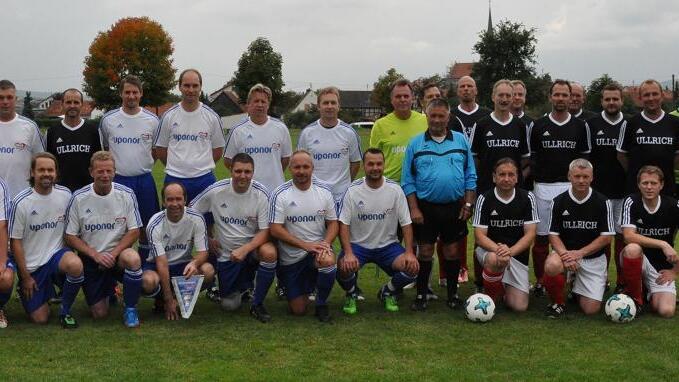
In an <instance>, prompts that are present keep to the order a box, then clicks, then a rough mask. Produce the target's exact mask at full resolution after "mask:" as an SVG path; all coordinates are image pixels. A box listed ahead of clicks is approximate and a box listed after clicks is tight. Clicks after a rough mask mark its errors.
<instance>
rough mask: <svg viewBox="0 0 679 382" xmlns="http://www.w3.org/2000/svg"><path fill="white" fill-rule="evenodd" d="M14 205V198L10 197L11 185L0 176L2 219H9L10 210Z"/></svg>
mask: <svg viewBox="0 0 679 382" xmlns="http://www.w3.org/2000/svg"><path fill="white" fill-rule="evenodd" d="M11 207H12V199H11V198H10V193H9V187H7V183H5V181H4V180H2V178H0V221H2V220H4V221H7V220H9V212H10V209H11Z"/></svg>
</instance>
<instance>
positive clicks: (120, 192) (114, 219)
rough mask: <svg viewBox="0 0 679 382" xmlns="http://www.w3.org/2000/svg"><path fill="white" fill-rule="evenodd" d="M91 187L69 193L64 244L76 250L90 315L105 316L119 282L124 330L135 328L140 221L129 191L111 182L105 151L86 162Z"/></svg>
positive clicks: (112, 164) (111, 167)
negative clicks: (90, 177)
mask: <svg viewBox="0 0 679 382" xmlns="http://www.w3.org/2000/svg"><path fill="white" fill-rule="evenodd" d="M90 175H91V176H92V178H93V179H94V182H93V183H92V184H90V185H87V186H85V187H83V188H81V189H80V190H78V191H76V192H75V193H73V196H72V197H71V201H70V202H69V205H68V209H67V212H66V233H65V239H66V244H67V245H68V246H69V247H71V248H73V249H75V250H76V251H78V255H79V256H80V258H81V260H82V262H83V265H84V271H85V282H84V283H83V290H84V292H85V301H86V302H87V305H89V307H90V311H91V312H92V316H93V317H94V318H95V319H97V318H103V317H105V316H107V315H108V310H109V309H108V308H109V305H108V298H109V297H110V296H111V295H112V294H113V281H114V279H115V280H118V281H121V279H122V283H123V299H124V302H125V313H124V316H123V319H124V323H125V326H127V327H129V328H134V327H138V326H139V317H138V315H137V308H136V307H137V301H138V300H139V294H140V293H141V287H142V285H141V284H142V282H141V281H142V280H141V279H142V269H141V259H140V258H139V254H138V253H137V251H135V250H134V249H132V245H134V243H135V242H136V241H137V239H138V238H139V227H141V225H142V223H141V217H140V216H139V211H138V208H137V199H136V198H135V196H134V193H133V192H132V190H130V189H129V188H127V187H125V186H122V185H120V184H117V183H114V182H113V177H114V176H115V161H114V160H113V156H112V155H111V154H110V153H109V152H108V151H98V152H96V153H94V155H92V159H91V160H90Z"/></svg>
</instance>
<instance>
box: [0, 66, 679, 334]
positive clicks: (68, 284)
mask: <svg viewBox="0 0 679 382" xmlns="http://www.w3.org/2000/svg"><path fill="white" fill-rule="evenodd" d="M177 83H178V90H179V92H180V93H181V101H180V102H179V103H177V104H176V105H174V106H173V107H172V108H170V109H169V110H167V111H166V112H165V113H164V114H163V115H162V116H161V117H160V118H158V117H156V115H155V114H153V113H151V112H149V111H148V110H146V109H145V108H143V107H141V106H140V103H141V100H142V99H143V97H144V84H143V83H142V82H141V81H140V80H139V79H138V78H137V77H135V76H127V77H125V78H123V79H122V80H121V82H120V84H119V94H120V98H121V105H120V107H119V108H116V109H113V110H111V111H109V112H108V113H106V114H105V115H104V116H103V117H102V118H101V120H99V121H92V120H85V119H83V118H81V110H82V108H83V104H84V99H83V94H82V93H81V92H80V91H79V90H77V89H68V90H65V91H64V92H63V93H62V105H63V119H62V121H61V123H60V125H57V126H53V127H50V128H49V129H48V130H47V131H46V132H45V133H44V134H43V133H42V132H41V131H40V129H39V128H38V126H37V125H36V123H35V122H33V121H31V120H30V119H27V118H25V117H23V116H21V115H18V114H17V113H16V112H15V105H16V89H15V86H14V84H13V83H12V82H11V81H9V80H0V132H2V134H0V200H1V201H2V203H1V204H0V328H7V327H8V319H7V315H6V314H5V311H4V309H5V306H6V304H7V302H8V301H9V300H10V298H11V296H12V294H13V292H14V290H15V289H16V293H17V294H18V296H19V299H20V301H21V305H22V306H23V309H24V310H25V312H26V314H27V317H28V320H30V321H31V322H35V323H40V324H45V323H47V322H48V321H49V318H50V313H52V314H54V313H55V312H51V310H57V311H58V314H57V315H58V317H59V318H58V319H59V322H60V324H61V326H62V327H63V328H66V329H73V328H77V327H78V326H79V323H78V319H77V317H75V315H74V314H73V313H72V307H73V305H74V303H76V304H80V303H86V304H87V306H88V307H89V310H90V313H91V315H92V317H93V318H94V319H99V318H104V317H106V316H108V315H109V313H111V312H112V311H116V312H117V311H120V312H121V313H122V318H123V323H124V325H125V326H126V327H129V328H135V327H139V326H140V313H139V311H138V309H137V305H138V303H139V301H140V299H141V298H151V299H153V301H154V303H153V310H154V311H155V312H158V313H160V314H163V315H164V316H165V317H166V318H167V319H168V320H177V319H178V318H180V317H182V316H184V308H183V307H182V309H180V305H181V304H182V303H183V301H181V300H182V299H181V298H179V301H178V300H177V298H176V296H177V293H176V289H177V284H176V281H177V279H187V280H188V279H191V278H193V277H200V279H201V280H202V284H199V285H200V287H201V288H202V289H203V290H205V295H206V296H207V297H208V298H209V299H210V300H212V301H214V302H216V303H218V304H220V305H221V308H222V309H224V310H226V311H235V310H238V309H240V308H241V306H243V305H246V304H249V312H250V315H251V316H252V317H253V318H254V319H256V320H258V321H261V322H269V321H271V320H272V315H271V314H270V313H269V311H268V310H267V308H266V307H265V304H264V302H265V300H266V297H267V295H268V294H269V292H270V289H272V294H273V293H275V294H276V295H278V297H280V298H282V299H284V300H286V301H287V304H288V305H287V306H288V311H289V312H290V314H292V315H304V314H305V313H306V311H307V310H308V309H309V308H310V307H312V308H313V309H312V310H313V313H314V315H315V316H316V317H317V319H318V320H320V321H321V322H328V321H331V319H332V315H333V312H334V311H337V312H343V314H346V315H355V314H358V313H359V308H360V302H361V301H362V300H364V296H363V290H361V288H360V287H359V279H360V277H359V274H360V270H361V268H362V267H363V266H364V265H366V264H368V263H373V264H375V265H376V266H377V267H379V268H380V269H381V270H382V271H383V272H385V273H386V274H387V275H388V276H389V278H388V280H387V282H386V283H384V284H383V285H382V286H381V287H380V288H379V290H377V291H371V293H373V292H376V293H377V298H378V300H379V301H380V303H381V304H383V306H384V309H385V310H386V311H387V312H397V311H399V309H404V307H405V306H407V307H408V309H412V310H414V311H426V310H427V309H428V304H430V303H431V301H432V300H437V299H439V296H437V295H436V293H435V292H434V290H433V288H432V285H436V286H441V287H443V288H444V290H445V297H441V299H442V300H443V299H445V301H444V304H445V305H446V306H447V307H448V308H450V309H453V310H458V309H459V310H463V309H464V310H466V311H467V315H468V317H470V318H471V319H478V320H481V321H483V320H487V319H489V317H490V316H492V312H491V315H490V316H488V311H487V307H488V306H491V305H492V306H494V305H502V306H504V307H506V309H507V310H511V311H516V312H522V311H525V310H527V309H528V306H529V301H530V297H531V296H537V297H540V296H543V295H547V297H548V299H549V305H548V306H547V308H546V316H547V317H550V318H560V317H563V316H564V315H565V314H566V305H567V304H566V303H567V301H568V300H571V301H572V302H573V304H572V306H574V307H578V308H579V311H581V312H582V313H584V314H585V315H593V314H598V313H599V312H600V311H601V310H602V308H604V305H609V304H610V303H611V302H615V301H611V300H619V301H622V300H624V301H629V304H627V305H624V306H623V305H620V306H621V307H620V308H618V310H617V311H616V312H614V314H615V318H616V319H618V320H620V321H622V320H625V319H627V318H630V317H631V318H633V316H634V315H635V314H636V315H639V314H640V313H641V312H644V313H645V314H657V315H659V316H661V317H673V316H674V314H675V306H676V287H675V279H676V275H677V272H679V258H678V257H677V252H676V251H675V249H674V237H675V233H676V229H677V227H678V226H679V204H678V202H677V200H676V199H675V192H676V190H675V177H674V173H675V169H679V167H677V165H678V164H679V162H678V161H677V159H679V111H677V110H675V111H673V112H671V113H670V112H665V111H664V110H663V109H662V102H663V90H662V86H661V85H660V83H658V82H657V81H655V80H652V79H649V80H646V81H644V82H642V83H641V85H640V86H639V87H638V94H637V95H636V96H638V99H639V100H640V103H641V105H642V110H641V112H640V113H638V114H636V115H632V116H627V115H623V113H622V112H621V110H622V106H623V89H622V87H621V86H620V85H618V84H616V83H611V84H609V85H607V86H606V87H604V89H603V91H602V92H601V94H599V95H597V96H600V99H601V106H602V108H603V111H602V112H601V113H598V114H597V113H593V112H591V111H588V110H584V109H583V103H584V96H585V89H584V88H583V86H582V85H580V84H578V83H575V82H569V81H564V80H555V81H554V82H553V83H552V85H551V88H550V89H549V101H550V103H551V111H550V112H548V113H546V114H545V115H544V116H541V117H540V118H537V119H532V118H530V117H529V116H528V115H526V114H525V113H524V104H525V99H526V93H527V89H526V85H525V84H524V83H523V82H521V81H511V80H500V81H497V82H496V83H495V84H494V85H493V89H492V103H493V105H494V107H493V109H492V110H491V109H486V108H484V107H481V106H480V105H478V104H477V99H476V97H477V89H476V84H475V82H474V79H472V78H471V77H468V76H466V77H463V78H461V79H460V80H459V81H458V83H457V85H456V88H455V89H451V91H453V92H456V95H457V98H458V101H459V105H457V106H454V107H451V106H450V105H449V102H448V100H446V99H445V98H444V94H443V92H442V89H439V88H438V87H437V85H436V84H425V85H424V86H423V87H422V88H421V89H415V88H414V86H413V84H412V83H411V82H409V81H408V80H406V79H400V80H397V81H395V82H394V83H392V84H391V89H390V97H391V104H392V106H393V112H391V113H389V114H387V115H385V116H383V117H382V118H379V119H378V120H377V121H376V122H375V124H374V126H373V127H372V130H371V132H370V138H369V139H370V141H369V144H367V145H365V144H364V146H367V147H368V148H367V150H363V149H362V145H361V138H360V135H359V133H358V132H357V131H356V130H355V129H354V128H353V127H352V126H351V125H349V124H347V123H345V122H343V121H342V120H340V119H339V117H338V116H339V112H340V109H341V104H342V103H341V101H342V100H341V99H340V92H339V90H338V89H337V88H335V87H327V88H323V89H320V90H319V91H318V92H317V107H318V111H319V114H320V117H319V119H318V120H317V121H315V122H313V123H311V124H310V125H308V126H307V127H305V128H304V129H303V130H302V131H301V134H300V135H299V139H298V140H297V143H296V147H293V143H292V139H291V136H290V132H289V130H288V127H287V126H286V125H285V124H284V123H283V122H282V121H281V120H279V119H276V118H274V117H271V116H270V115H269V106H270V105H271V102H272V92H271V90H270V89H269V88H268V87H266V86H264V85H261V84H257V85H255V86H253V87H252V88H251V89H250V91H249V93H248V95H247V99H246V100H245V101H246V103H245V107H246V111H247V117H246V118H245V119H244V120H242V121H241V122H239V123H237V124H236V125H234V126H223V125H222V120H221V118H220V117H219V116H218V115H217V114H216V113H215V112H214V111H213V110H212V109H210V108H209V107H208V106H207V105H205V104H203V103H202V102H200V95H201V90H202V85H203V83H202V77H201V74H200V73H199V72H198V71H197V70H195V69H187V70H184V71H183V72H181V74H180V75H179V77H178V79H177ZM415 90H416V91H415ZM528 90H529V89H528ZM418 110H420V111H418ZM225 128H228V133H225V131H226V130H225ZM222 160H223V163H224V166H226V168H227V169H228V170H229V173H230V175H229V176H230V177H229V178H226V179H219V180H218V179H217V178H216V176H215V171H214V170H215V166H216V164H217V163H218V162H220V161H222ZM156 161H160V162H161V163H162V164H163V165H164V171H165V177H164V182H163V185H162V188H161V189H157V187H156V182H155V181H154V178H153V175H152V170H153V167H154V164H155V163H156ZM220 165H221V164H220ZM286 171H289V176H290V177H291V179H290V180H287V181H286ZM361 172H362V173H363V174H364V176H363V177H358V175H359V173H361ZM159 195H160V198H159V197H158V196H159ZM468 223H471V224H468ZM468 227H471V229H473V243H467V236H468V233H469V232H468V229H469V228H468ZM468 244H469V245H470V246H469V247H470V250H469V251H468V250H467V248H468ZM472 248H473V249H472ZM434 255H436V257H437V259H436V261H435V259H434V257H435V256H434ZM469 255H471V256H472V259H470V260H471V261H469V264H470V268H471V269H469V270H467V264H468V259H467V256H469ZM531 259H532V261H531ZM611 262H613V263H614V266H615V269H616V271H617V272H616V276H615V277H612V278H610V280H609V275H608V269H609V264H610V263H611ZM435 264H438V265H437V267H438V272H434V269H433V268H434V265H435ZM471 264H473V267H472V266H471ZM531 267H532V269H533V273H534V277H533V280H534V281H533V282H532V283H531V281H530V280H531V275H530V272H529V269H530V268H531ZM434 275H435V277H433V276H434ZM468 279H469V280H473V281H474V284H475V288H476V292H478V293H477V294H474V296H472V297H473V298H470V299H469V300H467V299H466V297H467V296H464V297H463V296H461V295H460V294H458V286H459V283H462V282H466V281H467V280H468ZM335 283H337V284H338V286H339V287H340V288H341V289H342V290H343V291H344V292H345V297H344V300H343V301H337V302H335V301H332V303H331V302H330V301H329V299H330V295H331V291H332V289H333V287H334V285H335ZM609 285H610V287H611V289H614V295H613V297H611V299H609V300H608V302H607V301H606V299H604V295H605V293H606V291H607V290H608V288H609ZM406 288H413V289H414V296H415V297H414V299H410V300H408V301H406V297H405V294H404V289H406ZM81 290H82V292H83V295H84V299H77V296H78V294H79V293H80V291H81ZM274 291H275V292H274ZM465 300H467V301H466V302H465ZM193 302H194V303H195V299H194V301H193ZM200 303H203V302H199V304H200ZM205 303H206V302H205ZM51 304H52V305H54V306H55V308H56V309H51V308H50V305H51ZM118 306H120V309H119V308H118ZM333 306H336V307H334V308H333ZM474 309H476V310H478V311H479V313H478V316H476V315H475V313H474V312H471V313H470V310H474ZM569 309H571V308H570V307H569ZM606 310H607V313H608V306H607V307H606ZM630 310H631V312H632V313H630ZM180 312H181V315H180ZM481 312H483V314H482V313H481ZM635 312H636V313H635ZM115 314H119V313H115ZM484 315H485V316H484ZM141 316H142V317H141V318H143V316H144V313H142V314H141Z"/></svg>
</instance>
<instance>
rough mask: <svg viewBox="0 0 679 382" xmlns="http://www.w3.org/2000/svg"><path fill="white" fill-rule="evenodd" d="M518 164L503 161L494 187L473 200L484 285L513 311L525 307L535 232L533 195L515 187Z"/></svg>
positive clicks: (535, 206) (535, 214) (495, 175)
mask: <svg viewBox="0 0 679 382" xmlns="http://www.w3.org/2000/svg"><path fill="white" fill-rule="evenodd" d="M518 174H519V170H518V165H517V164H516V162H515V161H514V160H512V159H511V158H502V159H500V160H499V161H498V162H497V163H496V164H495V168H494V169H493V183H495V187H494V188H493V189H491V190H488V191H486V192H485V193H484V194H483V195H481V196H479V197H478V199H477V200H476V210H475V212H474V220H473V225H474V237H475V238H476V243H477V245H478V247H477V248H476V257H477V258H478V260H479V262H480V263H481V264H482V265H483V286H484V289H485V291H486V293H487V294H488V295H489V296H490V297H491V298H492V299H493V300H494V301H495V302H499V301H500V300H503V299H504V302H505V304H506V305H507V306H508V307H509V308H510V309H512V310H514V311H518V312H523V311H525V310H526V309H527V308H528V293H529V292H530V284H529V282H528V252H529V249H530V246H531V244H532V243H533V240H535V232H536V231H537V222H538V211H537V204H536V202H535V196H534V195H533V193H531V192H529V191H525V190H522V189H520V188H516V183H517V181H518Z"/></svg>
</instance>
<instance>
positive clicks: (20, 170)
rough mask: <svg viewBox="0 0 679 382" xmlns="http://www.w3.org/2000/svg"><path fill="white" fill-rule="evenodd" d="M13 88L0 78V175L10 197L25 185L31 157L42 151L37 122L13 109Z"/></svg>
mask: <svg viewBox="0 0 679 382" xmlns="http://www.w3.org/2000/svg"><path fill="white" fill-rule="evenodd" d="M15 107H16V88H15V87H14V84H13V83H12V82H11V81H8V80H0V178H2V179H3V180H4V181H5V182H6V183H7V186H8V188H9V190H8V192H9V194H8V195H7V196H8V197H9V198H10V199H11V198H13V197H14V196H16V194H18V193H19V192H20V191H23V190H25V189H26V188H28V187H29V184H28V178H29V176H30V172H31V157H32V156H33V155H34V154H36V153H39V152H42V151H45V143H44V142H43V140H42V135H41V134H40V130H38V125H36V124H35V122H33V121H31V120H30V119H28V118H25V117H22V116H20V115H18V114H17V113H16V112H15Z"/></svg>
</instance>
